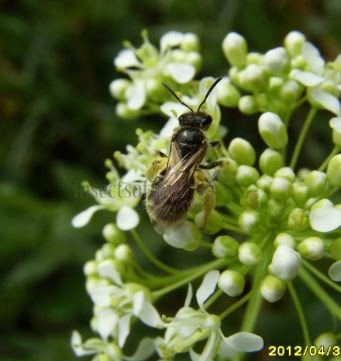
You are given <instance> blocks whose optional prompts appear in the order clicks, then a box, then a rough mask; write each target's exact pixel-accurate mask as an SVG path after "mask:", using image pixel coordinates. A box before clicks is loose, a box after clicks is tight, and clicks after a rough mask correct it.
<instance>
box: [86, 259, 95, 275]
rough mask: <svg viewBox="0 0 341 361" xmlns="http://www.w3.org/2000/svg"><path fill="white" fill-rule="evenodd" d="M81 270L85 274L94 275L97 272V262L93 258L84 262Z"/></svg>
mask: <svg viewBox="0 0 341 361" xmlns="http://www.w3.org/2000/svg"><path fill="white" fill-rule="evenodd" d="M83 272H84V274H85V276H95V275H96V274H97V262H96V261H93V260H91V261H88V262H86V263H85V265H84V268H83Z"/></svg>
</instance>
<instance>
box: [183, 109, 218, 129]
mask: <svg viewBox="0 0 341 361" xmlns="http://www.w3.org/2000/svg"><path fill="white" fill-rule="evenodd" d="M179 123H180V125H181V126H186V125H187V126H191V127H197V128H200V129H203V130H206V129H208V128H209V126H210V125H211V123H212V117H211V116H210V115H208V114H206V113H203V112H192V113H185V114H182V115H180V117H179Z"/></svg>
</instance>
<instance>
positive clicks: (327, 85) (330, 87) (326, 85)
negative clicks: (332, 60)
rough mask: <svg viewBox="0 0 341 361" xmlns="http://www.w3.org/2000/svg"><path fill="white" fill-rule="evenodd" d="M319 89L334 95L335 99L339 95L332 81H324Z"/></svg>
mask: <svg viewBox="0 0 341 361" xmlns="http://www.w3.org/2000/svg"><path fill="white" fill-rule="evenodd" d="M321 88H322V90H324V91H326V92H327V93H329V94H331V95H334V96H335V97H337V98H338V97H339V95H340V93H339V90H338V88H337V85H336V83H335V82H334V81H332V80H325V81H324V82H323V83H322V84H321Z"/></svg>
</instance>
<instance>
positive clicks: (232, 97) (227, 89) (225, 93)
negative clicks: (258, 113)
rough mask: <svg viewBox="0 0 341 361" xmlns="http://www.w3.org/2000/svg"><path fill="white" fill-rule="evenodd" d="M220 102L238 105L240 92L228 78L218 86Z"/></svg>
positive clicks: (226, 104) (225, 104)
mask: <svg viewBox="0 0 341 361" xmlns="http://www.w3.org/2000/svg"><path fill="white" fill-rule="evenodd" d="M217 95H218V102H219V103H220V104H221V105H224V106H225V107H236V106H237V105H238V102H239V98H240V93H239V91H238V89H237V88H236V87H235V86H234V85H232V84H231V82H230V80H229V79H228V78H223V79H222V80H221V82H220V83H219V85H218V88H217Z"/></svg>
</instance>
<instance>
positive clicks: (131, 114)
mask: <svg viewBox="0 0 341 361" xmlns="http://www.w3.org/2000/svg"><path fill="white" fill-rule="evenodd" d="M116 114H117V116H118V117H119V118H122V119H134V118H136V117H137V115H138V114H139V112H138V111H136V110H133V109H130V108H128V106H127V104H126V103H123V102H119V103H117V105H116Z"/></svg>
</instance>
